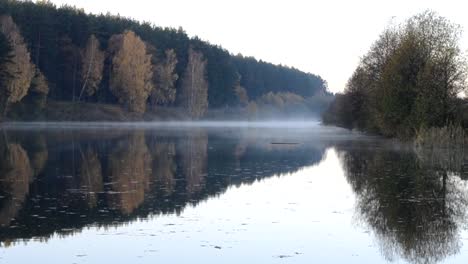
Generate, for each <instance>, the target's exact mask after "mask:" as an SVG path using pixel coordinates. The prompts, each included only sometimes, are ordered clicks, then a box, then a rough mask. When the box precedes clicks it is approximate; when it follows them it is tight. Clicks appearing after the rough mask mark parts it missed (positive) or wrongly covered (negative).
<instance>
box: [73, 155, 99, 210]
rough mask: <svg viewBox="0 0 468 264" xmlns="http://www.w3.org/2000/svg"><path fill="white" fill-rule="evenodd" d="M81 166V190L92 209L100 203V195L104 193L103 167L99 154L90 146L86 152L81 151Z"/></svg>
mask: <svg viewBox="0 0 468 264" xmlns="http://www.w3.org/2000/svg"><path fill="white" fill-rule="evenodd" d="M79 151H80V156H81V164H80V168H79V172H78V173H79V179H80V181H81V188H80V189H81V190H82V191H83V192H84V193H85V197H86V199H87V200H88V204H89V207H90V208H94V207H96V206H97V203H98V194H99V193H101V192H103V191H104V182H103V176H102V166H101V161H100V160H99V156H98V153H97V152H96V151H95V150H94V149H93V148H92V147H91V146H88V147H87V148H86V149H85V150H83V149H81V148H80V149H79Z"/></svg>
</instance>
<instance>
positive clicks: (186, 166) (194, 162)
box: [177, 130, 208, 196]
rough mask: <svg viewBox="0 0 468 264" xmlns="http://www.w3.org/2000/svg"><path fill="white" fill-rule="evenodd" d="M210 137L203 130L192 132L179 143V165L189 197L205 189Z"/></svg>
mask: <svg viewBox="0 0 468 264" xmlns="http://www.w3.org/2000/svg"><path fill="white" fill-rule="evenodd" d="M207 150H208V135H207V134H206V133H205V132H204V131H202V130H196V131H190V133H188V134H187V135H186V136H184V137H183V138H182V139H180V140H179V141H178V146H177V151H178V165H179V169H180V174H181V175H182V177H183V178H184V179H185V184H186V187H185V189H186V192H187V194H188V195H189V196H191V195H193V194H195V193H197V192H199V191H201V190H202V188H203V187H204V182H205V176H206V172H207Z"/></svg>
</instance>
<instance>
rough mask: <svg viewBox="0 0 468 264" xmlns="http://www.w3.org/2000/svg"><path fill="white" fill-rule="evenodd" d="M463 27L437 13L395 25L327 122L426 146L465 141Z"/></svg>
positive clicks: (365, 61) (326, 115)
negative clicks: (461, 37) (414, 140)
mask: <svg viewBox="0 0 468 264" xmlns="http://www.w3.org/2000/svg"><path fill="white" fill-rule="evenodd" d="M461 30H462V29H461V27H460V26H459V25H456V24H454V23H452V22H450V21H449V20H447V19H446V18H444V17H441V16H439V15H438V14H436V13H435V12H432V11H426V12H423V13H421V14H419V15H416V16H414V17H411V18H410V19H408V20H407V21H405V22H403V23H401V24H390V25H389V26H388V27H387V28H386V29H385V30H384V31H383V33H382V34H381V35H380V37H379V38H378V39H377V41H376V42H374V44H373V45H372V47H371V48H370V50H369V52H368V53H367V54H365V55H364V56H363V57H362V58H361V61H360V63H359V65H358V67H357V68H356V70H355V72H354V74H353V75H352V77H351V78H350V79H349V81H348V84H347V86H346V89H345V91H344V93H343V94H338V95H337V96H336V98H335V100H334V102H333V103H332V104H331V105H330V107H329V108H328V110H327V111H326V112H325V113H324V115H323V121H324V122H325V123H327V124H334V125H338V126H342V127H346V128H350V129H358V130H361V131H366V132H371V133H376V134H380V135H384V136H386V137H398V138H402V139H416V141H417V142H419V143H421V144H423V145H424V144H426V143H429V144H432V143H434V142H438V143H443V144H455V145H458V146H459V145H462V144H463V141H464V139H463V138H464V134H465V132H464V130H465V129H466V128H468V122H467V121H468V116H467V114H468V111H467V110H468V108H467V105H468V104H467V101H466V98H465V99H463V93H464V92H466V91H467V87H468V86H467V82H466V81H467V76H468V75H467V73H468V71H467V61H466V57H465V55H464V53H463V51H462V50H461V48H460V36H461V32H462V31H461Z"/></svg>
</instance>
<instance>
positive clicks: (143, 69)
mask: <svg viewBox="0 0 468 264" xmlns="http://www.w3.org/2000/svg"><path fill="white" fill-rule="evenodd" d="M109 54H110V56H111V71H110V79H109V88H110V90H111V92H112V93H113V94H114V95H115V96H116V97H117V99H118V100H119V103H120V104H122V105H124V106H125V107H126V108H128V109H129V110H130V111H132V112H137V113H144V112H145V110H146V100H147V99H148V96H149V94H150V92H151V90H152V89H153V84H152V78H153V70H152V65H151V55H150V54H148V52H147V46H146V44H145V42H143V41H142V40H141V39H140V37H138V36H137V35H136V34H135V33H134V32H133V31H130V30H127V31H125V32H124V33H122V34H119V35H114V36H112V37H111V38H110V40H109Z"/></svg>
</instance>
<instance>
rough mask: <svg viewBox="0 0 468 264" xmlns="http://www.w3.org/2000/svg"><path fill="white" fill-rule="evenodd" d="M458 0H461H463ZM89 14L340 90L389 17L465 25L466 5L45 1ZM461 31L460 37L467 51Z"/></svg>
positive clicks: (442, 0)
mask: <svg viewBox="0 0 468 264" xmlns="http://www.w3.org/2000/svg"><path fill="white" fill-rule="evenodd" d="M465 1H466V0H465ZM52 2H54V3H56V4H57V5H62V4H70V5H74V6H76V7H80V8H84V9H85V11H87V12H91V13H106V12H110V13H112V14H120V15H122V16H125V17H131V18H134V19H136V20H140V21H149V22H152V23H154V24H156V25H158V26H162V27H174V28H178V27H179V26H181V27H183V28H184V29H185V31H186V32H187V33H188V34H189V36H195V35H197V36H199V37H200V38H201V39H203V40H207V41H209V42H211V43H213V44H219V45H221V46H223V47H224V48H226V49H227V50H229V51H230V52H231V53H233V54H237V53H242V54H243V55H245V56H254V57H256V58H257V59H262V60H265V61H268V62H272V63H275V64H283V65H288V66H293V67H296V68H298V69H300V70H302V71H305V72H311V73H315V74H318V75H320V76H322V78H324V79H325V80H326V81H327V82H328V86H329V88H330V90H331V91H333V92H337V91H342V90H343V88H344V86H345V84H346V81H347V80H348V78H349V77H350V76H351V74H352V73H353V71H354V68H355V67H356V65H357V63H358V62H359V58H360V57H361V56H362V55H364V54H365V53H366V52H367V50H368V49H369V47H370V46H371V44H372V43H373V42H374V41H375V40H376V39H377V38H378V36H379V34H380V33H381V32H382V30H383V29H384V28H385V26H386V25H387V24H388V22H389V21H390V20H391V19H392V18H394V19H395V20H396V21H402V20H404V19H406V18H408V17H410V16H412V15H414V14H417V13H419V12H422V11H424V10H426V9H431V10H434V11H436V12H438V13H439V14H440V15H442V16H444V17H446V18H448V19H450V20H451V21H452V22H455V23H458V24H460V25H462V26H463V27H464V28H465V31H467V30H468V8H467V6H468V3H467V4H464V1H460V0H437V1H433V0H392V1H377V0H348V1H346V0H326V1H325V0H324V1H312V0H288V1H285V0H283V1H278V0H236V1H222V0H197V1H194V0H131V1H128V0H127V1H125V0H112V1H104V0H52ZM467 35H468V34H464V36H463V39H462V43H461V45H462V48H463V50H465V51H466V50H468V36H467Z"/></svg>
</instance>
